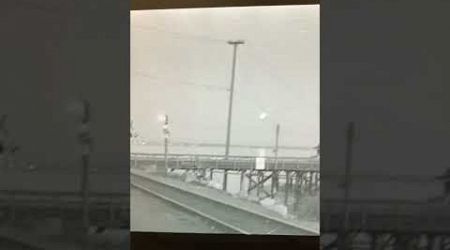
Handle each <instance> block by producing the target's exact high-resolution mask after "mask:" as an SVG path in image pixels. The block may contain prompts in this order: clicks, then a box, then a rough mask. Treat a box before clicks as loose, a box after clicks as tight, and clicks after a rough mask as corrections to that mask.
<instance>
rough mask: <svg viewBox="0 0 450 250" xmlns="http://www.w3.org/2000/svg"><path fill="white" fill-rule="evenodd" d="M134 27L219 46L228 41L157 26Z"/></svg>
mask: <svg viewBox="0 0 450 250" xmlns="http://www.w3.org/2000/svg"><path fill="white" fill-rule="evenodd" d="M132 27H134V28H137V29H140V30H145V31H150V32H151V31H157V32H162V33H166V34H170V35H173V36H177V37H178V38H181V39H194V40H202V41H209V42H214V43H217V44H219V43H222V44H223V43H224V42H227V40H226V39H219V38H213V37H209V36H205V35H193V34H188V33H183V32H174V31H167V30H163V29H161V28H158V27H155V26H141V25H135V26H132Z"/></svg>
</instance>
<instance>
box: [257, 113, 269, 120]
mask: <svg viewBox="0 0 450 250" xmlns="http://www.w3.org/2000/svg"><path fill="white" fill-rule="evenodd" d="M267 116H268V114H267V113H266V112H262V113H261V114H259V119H260V120H265V119H266V118H267Z"/></svg>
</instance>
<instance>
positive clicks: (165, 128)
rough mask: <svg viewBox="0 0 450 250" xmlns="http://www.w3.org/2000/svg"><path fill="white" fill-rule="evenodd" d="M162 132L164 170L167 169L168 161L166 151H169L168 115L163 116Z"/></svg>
mask: <svg viewBox="0 0 450 250" xmlns="http://www.w3.org/2000/svg"><path fill="white" fill-rule="evenodd" d="M163 134H164V166H165V168H166V172H167V170H168V169H169V168H168V165H169V161H168V153H169V134H170V133H169V116H168V115H165V116H164V125H163Z"/></svg>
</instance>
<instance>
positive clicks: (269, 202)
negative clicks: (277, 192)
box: [259, 198, 288, 217]
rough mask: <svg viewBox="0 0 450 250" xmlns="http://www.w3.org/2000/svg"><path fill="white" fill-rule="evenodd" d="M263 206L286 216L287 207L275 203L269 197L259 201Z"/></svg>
mask: <svg viewBox="0 0 450 250" xmlns="http://www.w3.org/2000/svg"><path fill="white" fill-rule="evenodd" d="M259 203H260V204H261V205H262V206H263V207H265V208H267V209H270V210H272V211H275V212H277V213H279V214H281V215H282V216H284V217H286V216H288V209H287V207H286V206H285V205H282V204H276V202H275V200H274V199H271V198H266V199H264V200H261V201H260V202H259Z"/></svg>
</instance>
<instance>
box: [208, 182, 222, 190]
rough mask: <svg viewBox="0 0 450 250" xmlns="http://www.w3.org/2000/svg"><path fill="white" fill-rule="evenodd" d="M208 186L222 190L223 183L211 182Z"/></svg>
mask: <svg viewBox="0 0 450 250" xmlns="http://www.w3.org/2000/svg"><path fill="white" fill-rule="evenodd" d="M207 185H208V186H209V187H212V188H215V189H222V183H220V182H217V181H214V180H211V181H209V182H208V184H207Z"/></svg>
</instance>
